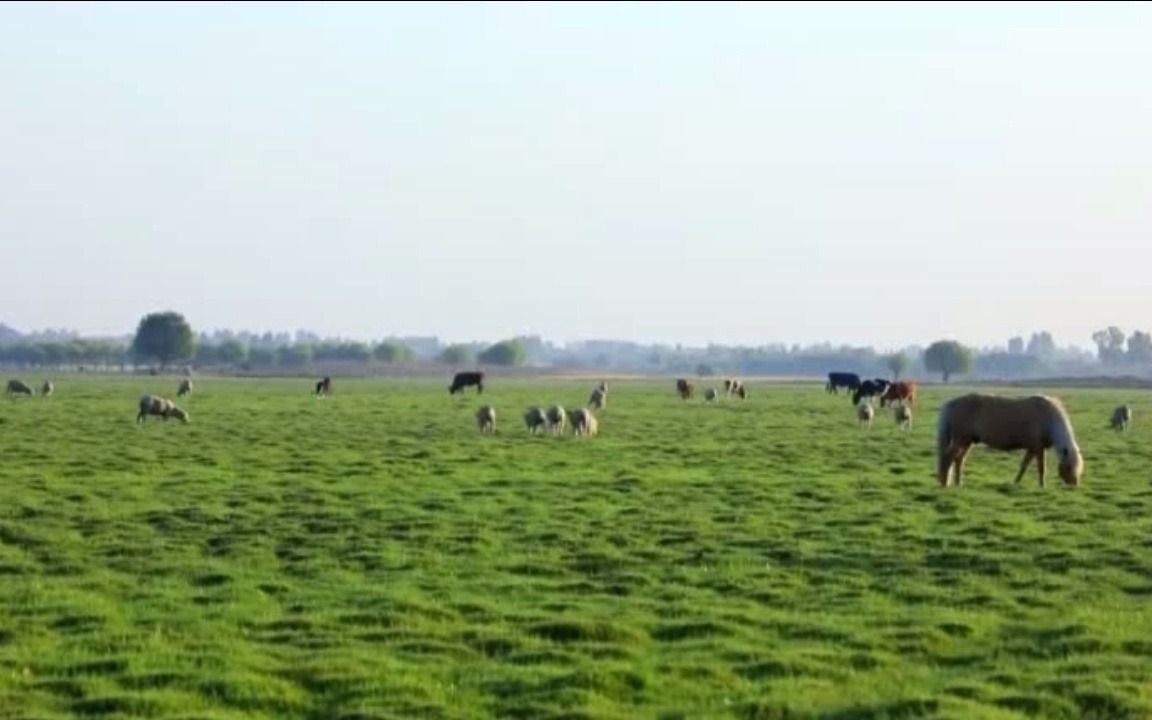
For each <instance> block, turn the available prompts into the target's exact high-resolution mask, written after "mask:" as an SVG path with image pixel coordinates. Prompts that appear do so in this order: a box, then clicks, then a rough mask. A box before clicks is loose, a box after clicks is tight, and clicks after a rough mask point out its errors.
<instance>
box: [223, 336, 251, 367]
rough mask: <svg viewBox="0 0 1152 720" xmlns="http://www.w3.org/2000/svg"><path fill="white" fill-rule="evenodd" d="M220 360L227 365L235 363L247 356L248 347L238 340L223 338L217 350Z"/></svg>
mask: <svg viewBox="0 0 1152 720" xmlns="http://www.w3.org/2000/svg"><path fill="white" fill-rule="evenodd" d="M216 353H217V355H218V356H219V358H220V362H222V363H225V364H227V365H237V364H239V363H242V362H244V359H245V358H247V357H248V347H247V346H245V345H244V343H242V342H240V341H239V340H225V341H224V342H222V343H220V345H219V347H218V349H217V351H216Z"/></svg>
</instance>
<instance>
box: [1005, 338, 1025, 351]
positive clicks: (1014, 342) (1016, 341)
mask: <svg viewBox="0 0 1152 720" xmlns="http://www.w3.org/2000/svg"><path fill="white" fill-rule="evenodd" d="M1008 354H1009V355H1023V354H1024V338H1022V337H1019V336H1017V337H1014V338H1011V339H1010V340H1009V341H1008Z"/></svg>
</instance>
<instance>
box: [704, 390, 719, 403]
mask: <svg viewBox="0 0 1152 720" xmlns="http://www.w3.org/2000/svg"><path fill="white" fill-rule="evenodd" d="M719 395H720V393H718V392H716V388H708V389H707V390H705V391H704V400H705V401H706V402H712V401H714V400H715V399H716V398H717V397H718V396H719Z"/></svg>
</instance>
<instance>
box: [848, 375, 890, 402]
mask: <svg viewBox="0 0 1152 720" xmlns="http://www.w3.org/2000/svg"><path fill="white" fill-rule="evenodd" d="M891 384H892V383H890V382H888V381H887V380H881V379H879V378H877V379H875V380H865V381H863V382H861V383H860V387H858V388H856V389H855V390H854V391H852V403H853V404H854V405H859V404H860V401H861V400H862V399H866V398H874V397H876V396H881V397H883V395H884V393H885V392H886V391H887V390H888V386H889V385H891Z"/></svg>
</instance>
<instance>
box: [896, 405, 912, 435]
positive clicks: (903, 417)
mask: <svg viewBox="0 0 1152 720" xmlns="http://www.w3.org/2000/svg"><path fill="white" fill-rule="evenodd" d="M895 415H896V424H897V425H899V426H900V427H901V428H902V429H904V430H908V429H911V427H912V408H911V407H909V406H907V405H897V406H896V412H895Z"/></svg>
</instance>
